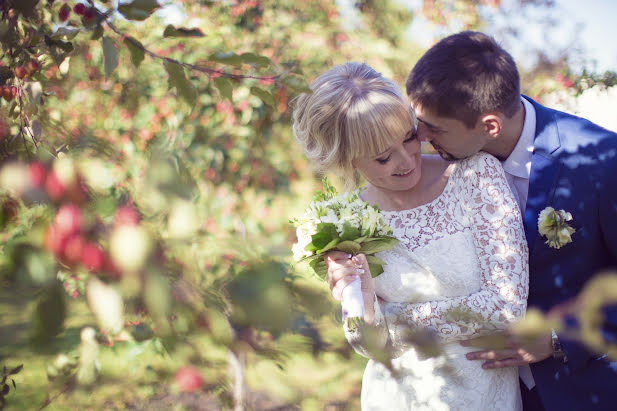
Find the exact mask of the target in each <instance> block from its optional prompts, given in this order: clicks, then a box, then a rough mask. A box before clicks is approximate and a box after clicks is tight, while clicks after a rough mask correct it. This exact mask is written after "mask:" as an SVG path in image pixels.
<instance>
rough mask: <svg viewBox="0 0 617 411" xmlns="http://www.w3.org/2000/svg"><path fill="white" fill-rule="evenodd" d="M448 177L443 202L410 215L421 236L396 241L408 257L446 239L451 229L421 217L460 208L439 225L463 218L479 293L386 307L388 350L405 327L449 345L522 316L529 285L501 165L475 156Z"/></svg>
mask: <svg viewBox="0 0 617 411" xmlns="http://www.w3.org/2000/svg"><path fill="white" fill-rule="evenodd" d="M450 178H451V179H452V178H454V179H456V180H454V181H453V182H452V183H453V185H452V189H451V190H450V191H449V192H448V193H447V194H446V193H444V194H446V195H447V196H448V197H447V198H445V199H443V200H444V201H439V202H438V203H436V204H434V205H431V206H429V207H428V209H424V210H422V214H418V215H416V216H415V217H416V218H417V220H416V221H415V223H414V224H415V225H416V227H415V229H414V231H415V232H416V233H418V234H420V233H422V234H423V235H420V236H418V237H416V238H403V239H402V240H401V242H402V243H405V244H406V246H407V247H408V248H409V249H410V251H412V252H413V251H414V248H416V247H422V246H424V245H426V243H428V242H430V241H434V240H435V239H436V238H440V237H443V236H444V235H447V234H449V231H452V230H451V229H446V230H445V231H446V233H444V232H443V231H441V232H439V227H437V229H436V228H435V225H433V226H431V224H430V223H428V222H427V221H424V222H423V221H422V220H423V217H426V218H429V219H430V215H431V214H432V213H437V212H439V210H437V211H436V210H434V209H433V206H435V207H438V206H439V205H440V204H442V206H443V204H447V205H448V206H447V207H446V209H445V211H444V210H442V211H441V212H442V213H443V212H445V213H446V214H448V213H450V212H451V210H452V209H453V208H452V204H457V207H459V206H460V207H462V210H459V211H458V212H455V213H453V214H454V215H451V216H448V215H446V218H445V220H446V221H448V217H449V218H458V219H459V220H460V219H463V220H465V219H468V220H467V221H468V224H469V229H470V231H471V233H472V238H473V246H474V248H475V250H476V254H477V257H478V260H479V269H480V290H479V291H477V292H473V293H471V294H469V295H461V296H453V297H448V298H444V299H437V300H432V301H425V302H419V303H409V302H389V303H387V304H386V305H385V318H386V322H387V326H388V330H389V333H390V339H391V343H392V344H393V345H394V346H397V345H398V344H404V336H405V334H406V333H407V332H408V331H410V327H411V329H413V328H416V327H418V328H421V329H424V330H427V331H430V332H433V333H434V334H436V335H437V336H438V337H439V338H440V339H441V340H442V341H445V342H450V341H455V340H463V339H468V338H472V337H476V336H479V335H483V334H486V333H490V332H494V331H496V330H499V329H504V328H506V327H507V326H508V324H510V323H512V322H513V321H515V320H517V319H520V318H522V317H523V315H524V314H525V309H526V304H527V303H526V301H527V294H528V286H529V284H528V282H529V268H528V250H527V242H526V240H525V234H524V230H523V224H522V221H521V216H520V212H519V210H518V206H517V205H516V202H515V200H514V197H513V195H512V192H511V191H510V188H509V186H508V183H507V181H506V178H505V175H504V172H503V169H502V167H501V164H500V163H499V161H498V160H497V159H496V158H494V157H493V156H490V155H488V154H484V153H479V154H477V155H475V156H473V157H470V158H469V159H466V160H462V161H461V162H460V163H459V164H458V165H457V168H456V169H455V170H454V172H453V173H452V175H451V176H450ZM457 214H458V216H457ZM461 214H464V215H465V217H463V216H462V215H461ZM449 221H452V220H449ZM443 228H446V227H441V229H442V230H443ZM395 232H396V229H395Z"/></svg>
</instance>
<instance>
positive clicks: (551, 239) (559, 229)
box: [538, 207, 576, 248]
mask: <svg viewBox="0 0 617 411" xmlns="http://www.w3.org/2000/svg"><path fill="white" fill-rule="evenodd" d="M568 221H572V214H570V213H568V212H566V211H564V210H559V211H556V210H555V209H554V208H553V207H546V208H545V209H544V210H542V211H541V212H540V215H539V216H538V232H539V233H540V235H541V236H543V237H546V241H545V242H546V244H548V246H549V247H553V248H561V247H563V246H564V245H566V244H568V243H571V242H572V234H574V233H575V232H576V230H575V229H574V228H572V227H570V225H569V224H568Z"/></svg>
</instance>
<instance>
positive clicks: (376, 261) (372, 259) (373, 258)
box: [366, 255, 386, 265]
mask: <svg viewBox="0 0 617 411" xmlns="http://www.w3.org/2000/svg"><path fill="white" fill-rule="evenodd" d="M366 261H367V262H368V263H369V264H379V265H384V264H385V263H386V262H385V261H384V260H382V259H381V258H379V257H377V256H374V255H367V256H366Z"/></svg>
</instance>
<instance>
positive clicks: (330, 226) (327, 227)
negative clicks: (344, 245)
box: [317, 223, 338, 238]
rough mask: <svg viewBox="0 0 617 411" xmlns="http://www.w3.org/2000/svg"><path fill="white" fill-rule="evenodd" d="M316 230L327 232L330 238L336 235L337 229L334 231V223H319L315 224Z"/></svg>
mask: <svg viewBox="0 0 617 411" xmlns="http://www.w3.org/2000/svg"><path fill="white" fill-rule="evenodd" d="M317 231H318V232H324V233H328V234H329V235H330V237H331V238H337V237H338V231H336V226H335V225H334V223H319V224H317Z"/></svg>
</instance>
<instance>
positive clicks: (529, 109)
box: [502, 97, 536, 179]
mask: <svg viewBox="0 0 617 411" xmlns="http://www.w3.org/2000/svg"><path fill="white" fill-rule="evenodd" d="M521 101H522V102H523V107H524V108H525V122H524V123H523V131H522V132H521V136H520V137H519V139H518V142H517V143H516V146H514V150H512V153H510V156H508V158H506V159H505V160H504V161H503V163H502V165H503V169H504V170H505V171H506V172H507V173H508V174H512V175H514V176H517V177H521V178H526V179H529V175H530V173H531V157H532V155H533V140H534V136H535V134H536V110H535V109H534V108H533V105H532V104H531V103H530V102H529V101H527V100H525V99H524V98H523V97H521Z"/></svg>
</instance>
